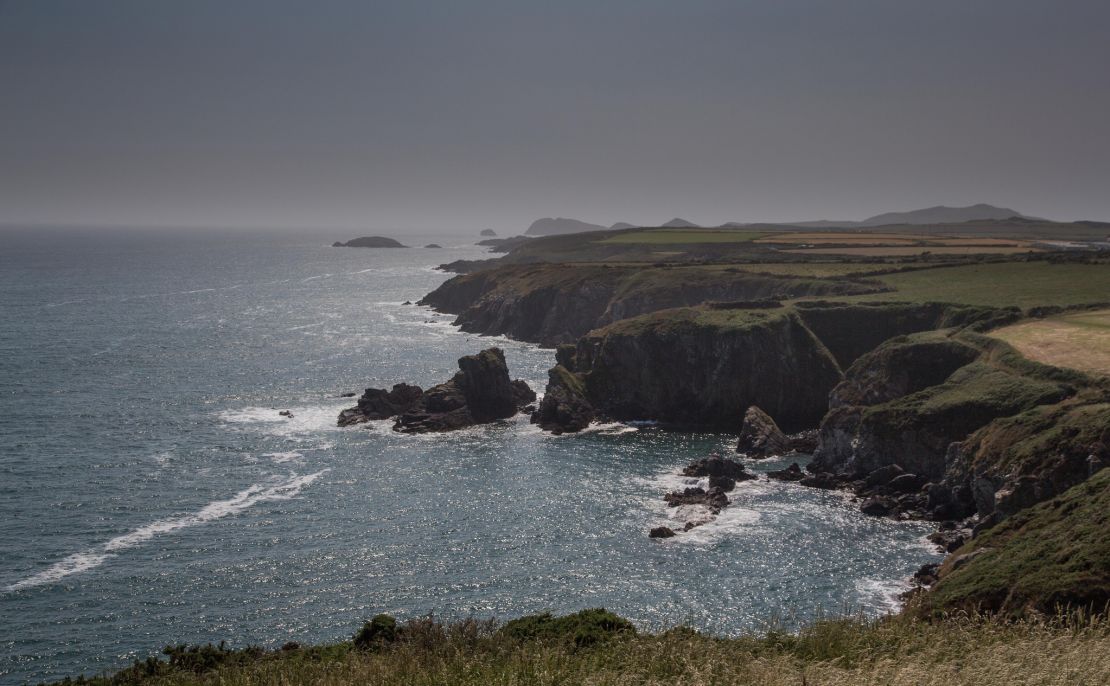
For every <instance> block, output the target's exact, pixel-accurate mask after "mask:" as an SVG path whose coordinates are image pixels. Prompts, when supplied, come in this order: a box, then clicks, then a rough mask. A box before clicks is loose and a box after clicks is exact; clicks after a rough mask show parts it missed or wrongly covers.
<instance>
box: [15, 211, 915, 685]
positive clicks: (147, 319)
mask: <svg viewBox="0 0 1110 686" xmlns="http://www.w3.org/2000/svg"><path fill="white" fill-rule="evenodd" d="M349 237H350V236H341V235H331V234H321V233H317V234H307V235H294V234H262V233H254V234H250V233H219V232H203V233H200V234H196V233H192V234H186V235H167V234H165V233H164V232H149V231H115V230H114V231H91V230H90V231H70V232H59V231H42V230H38V231H31V230H12V231H8V232H6V233H2V234H0V238H2V239H3V241H4V247H3V249H2V250H0V683H13V684H14V683H25V682H38V681H42V680H47V679H52V678H59V677H62V676H65V675H75V674H80V673H84V674H88V675H91V674H95V673H99V672H102V671H104V670H109V669H113V668H118V667H122V666H126V665H127V664H128V663H130V662H131V661H132V660H134V659H136V658H144V657H146V656H147V655H151V654H155V653H157V652H158V651H159V650H160V648H161V647H162V646H163V645H165V644H168V643H201V642H209V641H212V642H218V641H220V640H227V641H228V642H229V643H230V644H232V645H236V646H244V645H248V644H256V645H263V646H277V645H280V644H281V643H283V642H285V641H290V640H296V641H300V642H322V641H336V640H342V639H344V638H346V637H348V636H350V635H351V634H352V633H353V632H354V630H355V629H356V628H357V627H358V626H359V625H360V623H361V621H362V620H364V619H365V618H367V617H369V616H371V615H373V614H375V613H378V612H389V613H393V614H395V615H398V616H399V617H404V618H407V617H413V616H418V615H425V614H428V613H434V614H435V615H437V616H439V617H442V618H446V619H452V618H463V617H469V616H477V617H491V616H492V617H498V618H511V617H514V616H518V615H521V614H524V613H531V612H539V611H547V610H550V611H553V612H569V611H574V610H578V609H582V608H586V607H599V606H603V607H607V608H609V609H611V610H614V611H616V612H618V613H620V614H622V615H624V616H627V617H629V618H630V619H632V620H633V621H634V622H636V623H637V624H638V625H640V626H641V627H644V628H663V627H669V626H674V625H677V624H687V625H690V626H694V627H697V628H699V629H705V630H709V631H712V632H716V633H718V634H722V635H727V634H735V633H738V632H741V631H743V630H746V629H752V628H758V627H760V626H762V625H765V624H766V623H767V622H768V621H769V620H771V619H772V618H773V617H787V618H790V617H793V618H797V619H805V618H807V617H812V616H813V615H815V614H816V613H819V612H822V611H824V612H830V611H831V612H836V611H840V610H843V609H862V610H863V611H865V612H868V613H872V614H877V613H881V612H884V611H888V610H889V609H891V608H892V607H894V605H895V603H896V597H897V594H898V593H900V592H901V591H902V590H903V589H904V588H905V585H904V584H905V580H906V578H907V577H908V576H909V575H910V574H911V573H912V572H913V571H914V570H915V569H916V568H917V567H918V566H920V565H921V564H922V563H923V562H925V561H928V560H930V559H935V557H936V555H935V553H934V552H933V550H932V548H931V546H929V545H928V544H927V543H926V542H925V541H924V539H923V536H924V535H925V534H926V533H928V531H929V527H928V526H927V525H925V524H921V523H897V522H892V521H888V520H882V519H875V518H869V517H865V516H863V515H861V514H859V513H858V512H857V511H856V508H855V506H854V505H853V504H852V503H850V502H849V501H848V500H847V499H846V498H845V497H844V496H843V495H842V494H839V493H835V492H828V491H820V490H815V489H806V488H803V487H800V486H797V485H794V484H785V483H777V482H770V481H767V480H766V479H760V480H757V481H751V482H745V483H742V484H740V485H739V486H738V487H737V490H736V491H735V492H734V493H733V494H731V497H732V500H733V502H734V504H733V506H732V507H731V508H729V509H727V510H725V511H724V513H723V514H722V516H721V517H720V518H718V519H717V520H716V521H714V522H712V523H710V524H707V525H704V526H702V527H699V528H698V529H695V530H694V531H692V532H691V533H689V534H686V535H682V536H679V537H676V538H674V539H669V540H666V541H658V540H651V539H649V538H648V537H647V531H648V529H649V528H650V527H652V526H655V525H658V524H663V523H668V522H670V523H672V524H675V522H676V520H677V519H678V518H681V517H684V516H692V515H691V514H690V513H688V512H681V513H680V512H676V511H674V510H668V508H666V507H665V506H664V504H663V501H662V496H663V494H664V493H665V492H666V491H667V490H669V489H672V488H675V487H678V486H680V485H681V484H682V479H681V478H679V477H677V476H675V475H676V474H677V472H678V470H679V469H680V468H681V467H682V466H683V465H684V464H686V463H688V462H690V461H692V460H694V459H697V458H700V457H704V456H706V455H708V454H709V453H711V452H713V451H720V452H722V453H729V452H731V449H732V445H733V443H734V439H733V437H731V436H725V435H713V434H691V433H667V432H664V431H661V430H659V429H656V428H652V427H650V426H624V425H609V426H598V427H595V428H593V429H592V430H590V431H588V432H585V433H583V434H580V435H573V436H562V437H554V436H550V435H545V434H543V433H541V432H539V431H538V430H536V429H535V428H534V427H532V426H530V425H529V424H528V422H527V419H526V418H524V417H518V418H516V419H513V420H510V421H505V422H500V423H497V424H493V425H489V426H483V427H479V428H474V429H470V430H464V431H460V432H457V433H450V434H440V435H425V436H407V435H400V434H395V433H394V432H392V431H391V430H390V425H389V423H387V422H376V423H372V424H370V425H363V426H359V427H352V428H346V429H339V428H337V427H336V426H335V419H336V415H337V414H338V412H339V411H340V410H341V409H342V408H344V407H347V406H350V405H351V404H353V400H352V399H349V398H348V399H344V398H340V397H338V396H339V395H340V394H341V393H344V392H351V391H361V390H362V389H363V388H365V387H367V386H387V385H391V384H393V383H396V382H400V381H409V382H415V383H418V384H421V385H424V386H427V385H431V384H434V383H438V382H440V381H444V380H446V379H447V378H449V377H450V376H451V375H452V374H453V373H454V371H455V370H456V369H457V366H456V360H457V358H458V357H460V356H462V355H465V354H470V353H473V352H476V351H478V350H481V349H482V348H485V347H489V346H491V345H497V346H500V347H502V348H503V349H504V350H505V353H506V356H507V358H508V362H509V366H510V371H511V373H512V374H513V376H514V377H519V378H523V379H525V380H527V381H528V382H529V383H530V384H531V385H532V386H533V388H535V389H536V390H537V391H539V392H542V390H543V384H544V381H545V379H546V370H547V369H548V368H549V367H550V366H551V365H552V364H553V359H554V356H553V354H552V351H550V350H545V349H541V348H538V347H536V346H534V345H530V344H525V343H520V342H515V341H510V340H507V339H503V338H482V337H477V336H474V335H471V334H466V333H462V332H459V331H457V330H456V329H454V328H453V327H452V326H451V325H450V319H451V318H450V317H448V316H442V315H437V314H435V313H433V312H431V311H430V310H427V309H426V308H422V307H419V306H414V305H405V304H403V303H404V302H405V301H413V302H415V301H416V300H418V299H419V298H420V297H421V296H422V295H424V294H425V293H426V292H428V291H430V290H431V289H433V288H435V287H436V286H437V285H438V284H439V283H441V282H442V281H443V280H445V279H446V278H448V276H449V275H447V274H444V273H443V272H439V271H436V270H435V269H434V265H436V264H439V263H441V262H446V261H450V260H454V259H458V258H477V257H482V256H485V255H484V249H482V248H477V247H475V246H473V245H472V243H473V241H475V240H477V238H476V237H464V236H458V235H455V236H450V235H426V236H417V237H406V238H405V240H406V242H409V243H411V244H414V245H423V244H425V243H428V242H432V241H434V242H437V243H440V244H441V245H443V246H444V249H442V250H435V249H423V248H413V249H395V250H387V249H378V250H375V249H338V248H331V247H328V246H329V244H330V242H331V241H333V240H336V239H346V238H349ZM281 410H289V411H291V412H292V413H293V417H292V418H291V419H286V418H284V417H282V416H280V415H279V414H278V412H279V411H281ZM787 462H788V461H784V460H771V461H767V462H763V463H757V464H754V465H753V469H754V470H755V471H757V472H762V471H766V470H768V469H774V468H780V467H782V466H784V465H785V464H786V463H787ZM678 523H680V522H678Z"/></svg>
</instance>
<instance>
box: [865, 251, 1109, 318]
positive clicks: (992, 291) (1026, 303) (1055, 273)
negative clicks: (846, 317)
mask: <svg viewBox="0 0 1110 686" xmlns="http://www.w3.org/2000/svg"><path fill="white" fill-rule="evenodd" d="M873 278H875V279H877V280H879V281H881V282H883V283H885V284H887V285H888V286H890V287H891V288H893V289H894V290H895V291H896V293H895V294H894V299H897V300H912V301H916V302H928V301H935V302H951V303H963V304H968V305H990V306H995V307H1005V306H1017V307H1021V308H1031V307H1045V306H1054V305H1055V306H1062V307H1070V306H1076V305H1086V304H1097V303H1103V302H1107V301H1108V300H1110V264H1069V263H1065V264H1053V263H1050V262H1000V263H984V264H975V265H963V266H958V267H940V268H937V269H922V270H917V271H907V272H900V273H897V274H887V275H883V276H876V277H873ZM889 298H890V296H884V295H864V296H857V297H856V299H867V300H876V299H889Z"/></svg>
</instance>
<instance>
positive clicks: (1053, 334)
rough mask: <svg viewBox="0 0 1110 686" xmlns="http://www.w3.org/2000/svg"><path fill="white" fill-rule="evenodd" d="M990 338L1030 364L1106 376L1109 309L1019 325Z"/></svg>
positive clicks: (1109, 352) (1109, 369)
mask: <svg viewBox="0 0 1110 686" xmlns="http://www.w3.org/2000/svg"><path fill="white" fill-rule="evenodd" d="M1108 297H1110V295H1108ZM991 335H992V336H994V337H995V338H1001V339H1002V340H1004V341H1006V342H1007V343H1009V344H1010V345H1012V346H1014V348H1016V349H1017V350H1018V352H1020V353H1021V354H1022V355H1024V356H1025V357H1028V358H1029V359H1031V360H1035V361H1037V362H1043V363H1044V364H1050V365H1053V366H1055V367H1067V368H1069V369H1078V370H1079V371H1083V372H1088V373H1093V374H1100V375H1103V376H1110V309H1107V310H1098V311H1095V312H1081V313H1077V314H1068V315H1061V316H1058V317H1049V318H1047V319H1039V320H1036V321H1029V322H1022V323H1020V324H1014V325H1013V326H1007V327H1005V328H1002V329H998V330H997V331H994V332H992V334H991Z"/></svg>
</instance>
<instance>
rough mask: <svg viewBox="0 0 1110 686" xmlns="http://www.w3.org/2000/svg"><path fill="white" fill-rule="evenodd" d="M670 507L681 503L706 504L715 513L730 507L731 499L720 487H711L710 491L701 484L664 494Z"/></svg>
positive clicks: (664, 498)
mask: <svg viewBox="0 0 1110 686" xmlns="http://www.w3.org/2000/svg"><path fill="white" fill-rule="evenodd" d="M663 500H665V501H666V503H667V506H668V507H679V506H680V505H704V506H705V507H708V508H709V510H710V511H711V512H712V513H713V514H720V512H721V510H723V509H724V508H726V507H728V504H729V499H728V496H727V495H725V492H724V491H722V490H721V489H719V488H710V489H709V490H708V491H707V490H705V489H704V488H701V487H700V486H694V487H691V488H685V489H683V490H681V491H673V492H671V493H668V494H667V495H665V496H663Z"/></svg>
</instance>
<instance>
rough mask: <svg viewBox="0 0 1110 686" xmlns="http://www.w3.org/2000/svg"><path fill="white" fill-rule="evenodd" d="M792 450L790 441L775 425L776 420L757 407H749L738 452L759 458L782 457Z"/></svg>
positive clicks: (737, 446) (737, 447)
mask: <svg viewBox="0 0 1110 686" xmlns="http://www.w3.org/2000/svg"><path fill="white" fill-rule="evenodd" d="M790 450H791V442H790V439H789V438H787V436H786V434H784V433H783V432H782V430H781V429H779V425H778V424H775V420H774V419H771V416H770V415H769V414H767V413H766V412H764V411H763V410H761V409H759V408H758V407H756V406H755V405H752V406H751V407H749V408H748V411H747V412H745V413H744V424H743V425H742V426H741V428H740V440H739V442H738V443H737V444H736V452H738V453H743V454H745V455H747V456H748V457H757V458H758V457H769V456H771V455H782V454H784V453H788V452H790Z"/></svg>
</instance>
